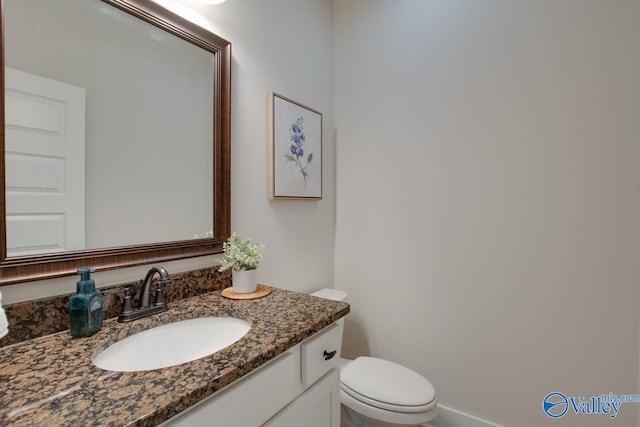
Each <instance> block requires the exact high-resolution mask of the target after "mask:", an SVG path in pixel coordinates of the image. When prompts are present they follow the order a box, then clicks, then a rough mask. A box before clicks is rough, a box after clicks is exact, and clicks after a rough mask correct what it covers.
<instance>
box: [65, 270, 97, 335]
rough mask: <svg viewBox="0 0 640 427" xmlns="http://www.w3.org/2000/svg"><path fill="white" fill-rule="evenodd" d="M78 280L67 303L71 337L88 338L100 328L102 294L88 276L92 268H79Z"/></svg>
mask: <svg viewBox="0 0 640 427" xmlns="http://www.w3.org/2000/svg"><path fill="white" fill-rule="evenodd" d="M77 271H78V274H79V275H80V280H79V281H78V283H77V284H76V293H75V294H74V295H72V296H71V300H70V301H69V315H70V323H71V336H72V337H74V338H80V337H88V336H90V335H93V334H95V333H96V332H98V331H99V330H100V328H101V327H102V293H101V292H100V291H97V290H96V283H95V282H94V281H93V280H92V279H91V277H90V274H91V273H92V272H94V271H95V270H94V269H93V268H79V269H78V270H77Z"/></svg>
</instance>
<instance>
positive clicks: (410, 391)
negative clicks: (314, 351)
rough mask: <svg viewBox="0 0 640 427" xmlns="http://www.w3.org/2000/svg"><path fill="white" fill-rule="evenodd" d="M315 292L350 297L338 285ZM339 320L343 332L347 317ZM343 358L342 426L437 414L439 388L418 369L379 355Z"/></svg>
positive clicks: (376, 425)
mask: <svg viewBox="0 0 640 427" xmlns="http://www.w3.org/2000/svg"><path fill="white" fill-rule="evenodd" d="M311 295H313V296H317V297H321V298H326V299H331V300H334V301H343V300H344V299H345V298H346V297H347V294H346V293H345V292H343V291H340V290H336V289H321V290H319V291H317V292H314V293H312V294H311ZM337 323H338V325H339V328H340V329H341V331H340V332H341V333H342V331H343V330H344V318H343V319H340V320H339V321H338V322H337ZM340 350H341V348H340V349H338V354H340ZM342 362H343V364H342V367H341V368H340V401H341V403H342V405H341V407H342V417H341V420H342V421H341V424H342V427H409V426H428V424H426V423H427V422H428V421H431V420H432V419H434V418H435V416H436V415H437V411H438V409H437V407H438V397H437V395H436V391H435V389H434V388H433V385H431V383H430V382H429V381H428V380H427V379H426V378H424V377H423V376H421V375H420V374H418V373H417V372H415V371H412V370H411V369H409V368H406V367H404V366H402V365H399V364H397V363H394V362H390V361H388V360H383V359H378V358H375V357H358V358H357V359H355V360H353V361H351V360H346V359H344V360H343V361H342Z"/></svg>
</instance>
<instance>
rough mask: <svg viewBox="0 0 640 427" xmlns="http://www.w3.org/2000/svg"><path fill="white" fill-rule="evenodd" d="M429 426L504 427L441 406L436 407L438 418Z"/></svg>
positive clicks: (430, 422)
mask: <svg viewBox="0 0 640 427" xmlns="http://www.w3.org/2000/svg"><path fill="white" fill-rule="evenodd" d="M429 425H431V426H432V427H504V426H501V425H500V424H496V423H493V422H491V421H487V420H483V419H481V418H478V417H474V416H473V415H470V414H467V413H464V412H462V411H458V410H457V409H453V408H449V407H447V406H443V405H438V416H437V417H435V419H433V421H429Z"/></svg>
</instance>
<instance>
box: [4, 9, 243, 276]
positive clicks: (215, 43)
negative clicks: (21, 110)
mask: <svg viewBox="0 0 640 427" xmlns="http://www.w3.org/2000/svg"><path fill="white" fill-rule="evenodd" d="M101 1H103V2H105V3H108V4H110V5H112V6H114V7H116V8H118V9H121V10H123V11H125V12H127V13H129V14H131V15H133V16H135V17H137V18H139V19H141V20H143V21H145V22H148V23H150V24H152V25H155V26H156V27H158V28H161V29H163V30H164V31H167V32H169V33H171V34H173V35H175V36H177V37H180V38H182V39H184V40H186V41H188V42H190V43H193V44H194V45H196V46H198V47H200V48H202V49H205V50H207V51H209V52H211V54H212V55H213V58H214V69H215V74H214V76H213V78H214V94H213V95H214V114H213V126H214V134H213V153H214V159H213V160H214V162H213V163H214V164H213V169H214V170H213V181H214V182H213V189H214V190H213V191H214V194H213V203H214V207H213V235H214V236H215V237H214V238H208V239H192V240H181V241H173V242H162V243H149V244H139V245H133V246H119V247H113V248H105V249H91V250H81V251H69V252H59V253H51V254H45V255H33V256H19V257H9V258H7V240H6V237H7V236H6V197H5V128H4V125H5V119H4V114H5V109H4V33H3V24H2V22H4V14H3V12H4V9H3V8H4V5H3V1H2V0H0V186H1V189H0V195H1V197H0V218H2V221H3V223H2V227H1V228H0V286H2V285H8V284H12V283H20V282H26V281H32V280H41V279H48V278H53V277H60V276H67V275H71V274H75V272H76V269H77V268H78V267H84V266H86V267H94V268H95V269H96V271H101V270H110V269H115V268H123V267H130V266H134V265H141V264H150V263H157V262H163V261H169V260H175V259H181V258H191V257H197V256H204V255H211V254H215V253H220V252H222V242H224V241H225V240H226V239H227V238H228V237H229V236H230V234H231V203H230V202H231V201H230V192H231V191H230V188H231V185H230V180H231V174H230V164H231V146H230V137H231V132H230V130H231V43H229V42H228V41H226V40H224V39H222V38H220V37H218V36H217V35H215V34H213V33H211V32H209V31H207V30H205V29H203V28H201V27H199V26H197V25H195V24H193V23H192V22H190V21H187V20H186V19H184V18H182V17H180V16H178V15H176V14H174V13H172V12H170V11H168V10H166V9H164V8H163V7H162V6H160V5H158V4H156V3H154V2H152V1H151V0H101Z"/></svg>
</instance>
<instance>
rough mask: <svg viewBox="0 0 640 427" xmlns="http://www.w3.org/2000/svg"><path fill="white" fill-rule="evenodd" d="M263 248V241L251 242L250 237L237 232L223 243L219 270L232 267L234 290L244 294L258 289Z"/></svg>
mask: <svg viewBox="0 0 640 427" xmlns="http://www.w3.org/2000/svg"><path fill="white" fill-rule="evenodd" d="M263 249H264V245H263V244H262V243H255V244H251V238H250V237H249V238H246V239H245V238H243V237H240V236H238V235H237V234H236V233H233V234H232V235H231V237H229V239H228V240H227V241H226V242H224V243H223V244H222V250H223V251H224V255H223V256H222V259H221V260H220V268H219V269H218V271H225V270H228V269H231V275H232V279H231V280H232V282H231V283H232V285H233V291H234V292H236V293H241V294H244V293H250V292H254V291H255V290H256V287H257V285H258V281H257V279H256V271H257V268H258V264H260V261H261V260H262V250H263Z"/></svg>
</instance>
